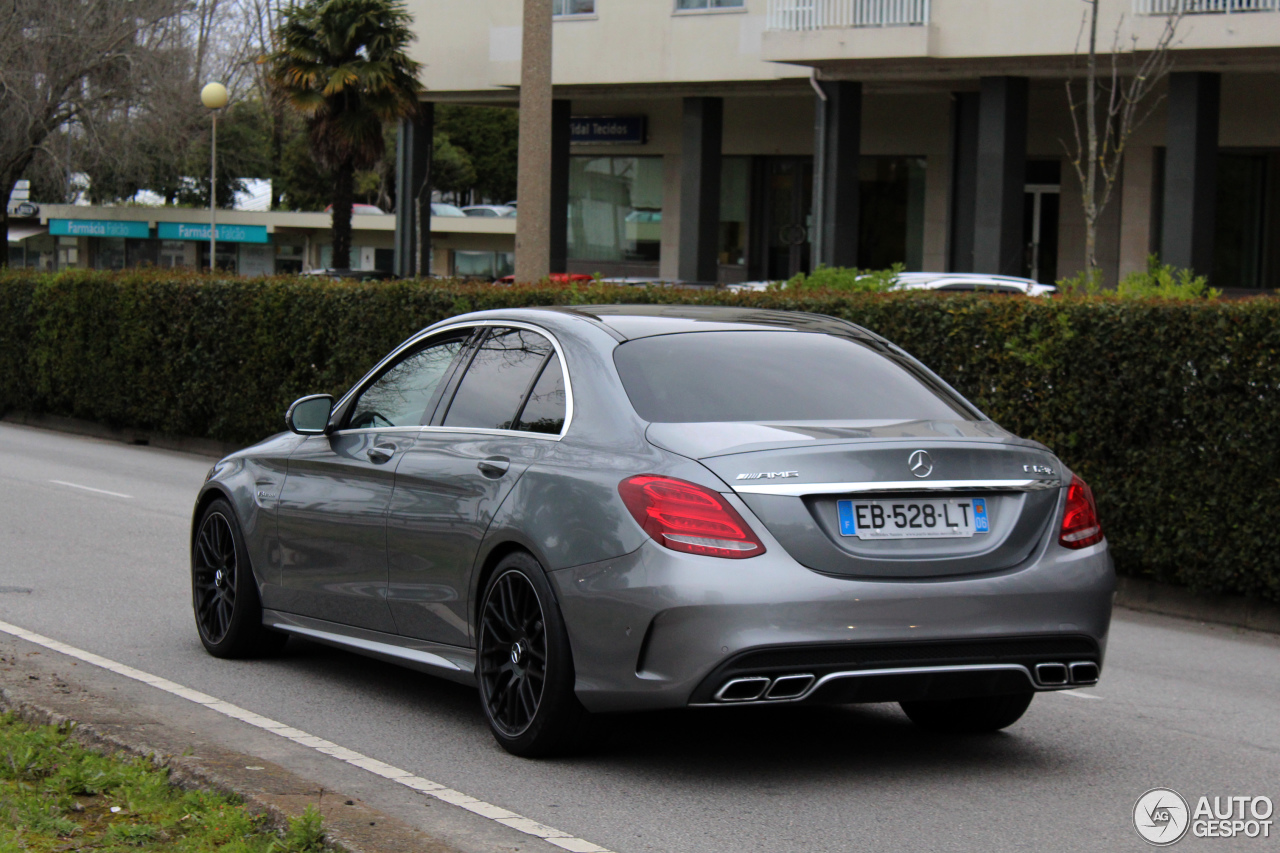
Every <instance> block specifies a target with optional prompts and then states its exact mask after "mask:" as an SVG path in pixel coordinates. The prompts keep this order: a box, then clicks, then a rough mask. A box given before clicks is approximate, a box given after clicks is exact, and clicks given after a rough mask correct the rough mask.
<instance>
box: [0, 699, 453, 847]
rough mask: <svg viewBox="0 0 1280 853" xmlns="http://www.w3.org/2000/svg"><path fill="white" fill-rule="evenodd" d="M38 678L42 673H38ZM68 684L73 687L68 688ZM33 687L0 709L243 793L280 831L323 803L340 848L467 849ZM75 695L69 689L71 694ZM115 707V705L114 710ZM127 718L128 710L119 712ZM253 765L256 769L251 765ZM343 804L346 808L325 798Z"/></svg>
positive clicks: (173, 774)
mask: <svg viewBox="0 0 1280 853" xmlns="http://www.w3.org/2000/svg"><path fill="white" fill-rule="evenodd" d="M33 681H35V682H37V683H38V682H39V678H33ZM62 687H63V688H66V687H67V685H65V684H64V685H62ZM27 692H28V691H27V690H25V689H23V688H15V687H14V686H13V685H12V684H10V685H7V686H0V709H3V710H5V711H11V712H13V713H14V714H16V715H17V716H18V717H19V718H20V719H22V720H24V721H25V722H27V723H30V724H33V725H55V726H67V725H71V726H72V728H71V733H70V736H71V738H72V739H73V740H75V741H76V742H77V743H79V744H81V745H82V746H85V747H86V748H88V749H91V750H94V751H96V752H105V753H109V754H111V753H124V754H127V755H133V756H138V757H141V758H145V759H147V760H149V761H151V762H152V763H154V764H155V765H156V766H157V767H163V768H166V769H168V771H169V780H170V782H172V783H173V784H175V785H177V786H178V787H180V788H182V789H185V790H208V791H216V792H218V793H221V794H224V795H229V796H233V797H237V798H239V799H240V800H242V801H243V802H244V803H245V805H246V807H247V808H248V809H249V810H250V811H251V812H253V813H254V814H259V815H262V816H264V817H266V819H267V820H268V822H269V823H270V825H271V826H272V828H273V829H275V830H277V831H280V832H283V831H284V830H285V829H286V828H287V827H288V821H289V819H290V818H296V817H300V816H301V815H302V814H303V812H304V811H305V810H306V808H307V806H315V805H316V804H317V801H318V800H319V801H320V803H321V811H322V814H323V817H324V832H325V842H324V843H325V847H326V849H328V850H331V851H334V853H410V851H413V853H463V851H461V850H460V849H459V848H457V847H454V846H453V845H451V844H448V843H447V842H444V841H441V840H440V839H437V838H432V837H430V836H428V835H426V834H425V833H423V832H422V831H421V830H418V829H415V828H413V827H411V826H409V825H407V824H405V823H403V822H401V821H399V820H398V819H396V818H394V817H392V816H390V815H387V814H385V813H383V812H380V811H377V810H375V809H372V808H370V807H368V806H366V805H365V804H363V803H362V802H360V801H358V800H356V799H352V798H350V797H347V796H346V795H344V794H342V793H339V792H337V791H329V790H325V789H324V788H321V787H319V786H317V785H316V784H315V783H314V782H310V781H308V780H306V779H304V778H303V777H301V776H298V775H297V774H295V773H292V772H290V771H288V770H286V769H284V768H282V767H280V766H278V765H275V764H273V763H272V762H270V761H267V760H264V759H263V758H261V757H258V756H252V755H248V754H245V753H239V752H235V751H233V750H228V749H223V748H221V747H217V746H214V745H211V744H207V743H206V744H203V745H201V746H200V748H199V751H200V753H201V754H200V755H199V756H195V755H190V754H187V753H189V752H190V750H189V749H178V750H177V751H175V748H174V747H175V745H174V744H173V743H168V744H166V743H164V742H163V741H164V740H165V737H164V734H165V732H164V730H163V729H162V728H159V729H158V728H157V727H156V726H155V725H154V724H151V725H148V724H147V723H145V722H144V723H142V724H141V725H138V726H136V727H134V726H130V725H127V724H125V725H121V724H120V722H119V721H118V720H117V722H116V723H115V724H114V725H112V726H111V727H112V728H115V729H116V730H117V732H116V733H113V732H110V731H108V730H107V728H106V727H105V726H100V725H98V724H96V723H94V722H90V721H86V720H84V719H78V718H77V717H76V716H70V715H68V714H65V713H63V712H62V711H59V710H57V709H56V708H53V707H50V706H48V705H46V704H44V703H43V702H42V701H40V700H38V699H34V698H32V697H31V696H30V695H24V694H26V693H27ZM68 692H69V691H68ZM110 713H111V710H110V709H109V710H108V715H110ZM117 713H120V716H121V717H123V718H127V717H129V716H130V715H129V714H128V712H118V711H117ZM138 728H142V729H150V730H151V731H152V732H153V737H155V738H157V740H149V739H148V738H146V737H144V736H141V735H140V734H139V733H138V731H137V729H138ZM250 768H254V769H252V770H251V769H250ZM326 797H327V798H328V799H329V803H334V802H337V803H342V806H341V810H338V808H334V807H330V808H324V806H326V805H329V803H324V802H323V800H324V798H326Z"/></svg>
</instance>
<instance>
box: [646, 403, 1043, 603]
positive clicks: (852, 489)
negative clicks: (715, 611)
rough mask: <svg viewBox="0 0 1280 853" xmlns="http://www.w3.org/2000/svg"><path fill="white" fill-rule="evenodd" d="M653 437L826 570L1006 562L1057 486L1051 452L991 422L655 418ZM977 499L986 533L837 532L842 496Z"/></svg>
mask: <svg viewBox="0 0 1280 853" xmlns="http://www.w3.org/2000/svg"><path fill="white" fill-rule="evenodd" d="M648 437H649V440H650V441H651V442H652V443H653V444H655V445H657V446H659V447H662V448H664V449H667V450H670V451H672V452H674V453H678V454H680V455H683V456H688V457H690V458H694V459H697V460H698V461H699V462H701V463H702V464H703V465H705V466H706V467H707V468H709V469H710V470H711V471H713V472H714V473H715V474H716V475H717V476H719V477H720V478H721V479H722V480H724V482H726V483H728V484H729V486H730V488H732V489H733V491H734V492H735V493H736V494H737V495H738V496H739V497H740V498H741V499H742V501H743V502H744V503H745V504H746V505H747V506H748V507H749V508H750V509H751V511H752V512H754V513H755V514H756V516H757V517H758V518H759V519H760V521H761V522H763V524H764V525H765V527H766V528H767V529H768V530H769V532H770V533H771V534H772V535H773V537H774V538H775V539H777V540H778V542H779V543H780V544H781V545H782V547H783V548H785V549H786V550H787V552H788V553H789V554H791V556H792V557H793V558H795V559H796V560H797V561H799V562H800V563H801V564H803V565H805V566H808V567H809V568H811V569H814V570H815V571H819V572H823V573H827V574H837V575H850V576H857V577H867V578H901V579H907V578H931V577H948V576H955V575H966V574H987V573H992V572H999V571H1003V570H1007V569H1010V568H1012V567H1014V566H1017V565H1019V564H1020V563H1022V562H1024V561H1026V560H1027V558H1028V557H1030V556H1031V554H1032V552H1033V551H1034V550H1035V549H1036V547H1037V546H1038V545H1039V544H1040V543H1041V542H1042V541H1043V540H1044V538H1045V535H1046V532H1047V529H1048V527H1049V525H1050V523H1051V522H1052V521H1053V519H1054V517H1055V516H1056V513H1057V509H1058V502H1059V497H1060V492H1061V487H1062V485H1063V480H1062V464H1061V463H1060V462H1059V461H1058V460H1057V459H1056V458H1055V457H1054V456H1053V454H1051V453H1050V452H1049V451H1048V450H1047V449H1046V448H1044V447H1043V446H1042V445H1039V444H1037V443H1035V442H1031V441H1026V440H1024V439H1019V438H1017V437H1016V436H1013V435H1011V434H1010V433H1008V432H1006V431H1004V430H1002V429H1001V428H1000V427H998V426H996V425H995V424H994V423H991V422H989V421H907V422H872V421H859V422H849V423H843V424H831V423H828V422H823V423H812V422H810V423H796V424H779V423H725V424H709V423H699V424H653V425H651V426H650V427H649V430H648ZM918 451H922V452H923V455H922V456H921V455H917V452H918ZM917 463H922V464H917ZM913 467H914V468H915V470H914V471H913ZM922 474H923V476H921V475H922ZM975 499H977V500H980V501H982V502H983V504H984V505H985V509H986V514H987V519H988V521H989V531H986V532H977V533H974V534H973V535H972V536H950V537H946V538H904V539H862V538H859V537H857V536H852V535H846V534H842V532H841V531H842V528H841V518H840V508H839V503H840V502H841V501H853V502H854V503H853V504H852V506H857V505H858V503H863V504H865V503H867V502H870V501H913V500H915V501H919V500H926V501H944V500H946V501H955V502H956V503H955V504H953V508H954V506H957V505H968V503H971V502H972V501H973V500H975ZM966 502H967V503H966ZM891 505H892V504H886V505H884V506H885V507H886V508H888V507H889V506H891ZM903 506H907V505H906V504H903ZM846 529H847V528H846Z"/></svg>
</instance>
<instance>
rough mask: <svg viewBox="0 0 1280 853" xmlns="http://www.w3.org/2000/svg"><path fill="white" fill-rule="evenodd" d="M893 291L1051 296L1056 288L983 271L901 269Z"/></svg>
mask: <svg viewBox="0 0 1280 853" xmlns="http://www.w3.org/2000/svg"><path fill="white" fill-rule="evenodd" d="M894 289H895V290H941V291H945V292H948V293H952V292H954V293H973V292H981V293H1004V294H1009V295H1016V296H1052V295H1053V294H1055V293H1057V292H1058V288H1056V287H1054V286H1053V285H1052V284H1041V283H1040V282H1038V281H1036V280H1035V279H1033V278H1019V277H1017V276H1012V275H988V274H987V273H955V272H948V273H941V272H904V273H899V274H898V282H897V286H896V287H895V288H894Z"/></svg>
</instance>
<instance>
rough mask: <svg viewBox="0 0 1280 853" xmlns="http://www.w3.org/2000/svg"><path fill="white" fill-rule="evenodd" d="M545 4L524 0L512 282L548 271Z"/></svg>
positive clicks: (547, 28)
mask: <svg viewBox="0 0 1280 853" xmlns="http://www.w3.org/2000/svg"><path fill="white" fill-rule="evenodd" d="M551 29H552V28H551V0H524V30H523V32H522V34H521V56H520V151H519V155H518V158H517V159H518V160H519V163H518V165H517V173H518V174H517V177H516V195H517V200H518V201H519V202H520V216H519V217H517V219H516V281H519V282H529V283H533V282H538V281H541V280H542V279H544V278H546V277H547V275H548V274H550V272H551V221H550V220H551V145H552V135H553V133H552V124H551V113H552V109H553V106H552V103H553V101H552V96H551V43H552V38H551Z"/></svg>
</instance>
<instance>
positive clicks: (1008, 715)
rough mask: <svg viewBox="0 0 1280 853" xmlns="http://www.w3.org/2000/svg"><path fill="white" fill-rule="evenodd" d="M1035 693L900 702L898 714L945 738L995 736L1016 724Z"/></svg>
mask: <svg viewBox="0 0 1280 853" xmlns="http://www.w3.org/2000/svg"><path fill="white" fill-rule="evenodd" d="M1034 696H1035V693H1033V692H1031V691H1030V690H1028V691H1027V692H1025V693H1010V694H1008V695H1005V696H977V697H973V698H968V699H940V700H921V701H919V702H900V703H899V704H900V705H901V706H902V710H903V711H904V712H906V715H907V716H908V717H910V718H911V722H913V723H915V724H916V725H917V726H920V727H921V728H923V729H928V730H930V731H935V732H943V733H945V734H976V733H980V732H995V731H999V730H1000V729H1003V728H1006V727H1008V726H1011V725H1013V724H1014V723H1016V722H1017V721H1018V720H1019V718H1021V717H1022V715H1023V714H1024V713H1025V712H1026V710H1027V707H1028V706H1029V705H1030V704H1031V699H1032V698H1033V697H1034Z"/></svg>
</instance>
